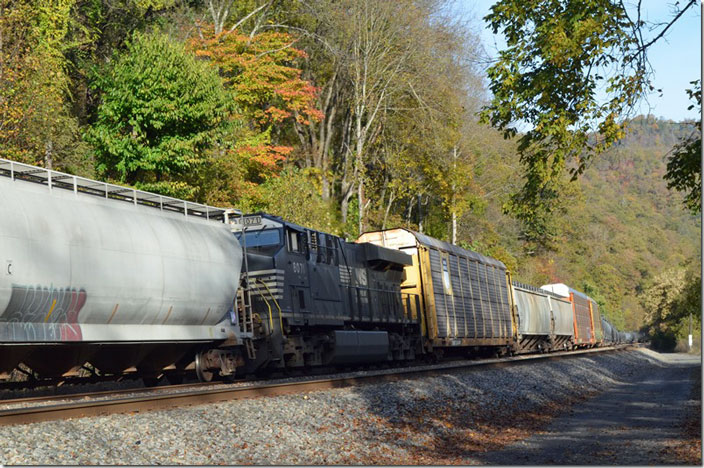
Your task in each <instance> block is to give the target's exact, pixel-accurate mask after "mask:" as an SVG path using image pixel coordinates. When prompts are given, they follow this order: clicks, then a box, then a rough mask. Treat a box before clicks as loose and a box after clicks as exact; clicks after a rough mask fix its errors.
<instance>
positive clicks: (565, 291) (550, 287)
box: [540, 283, 596, 303]
mask: <svg viewBox="0 0 704 468" xmlns="http://www.w3.org/2000/svg"><path fill="white" fill-rule="evenodd" d="M540 289H545V290H546V291H550V292H552V293H555V294H557V295H559V296H562V297H570V293H573V294H574V295H575V296H580V297H582V298H584V299H586V300H588V301H592V302H595V303H596V301H595V300H594V299H592V298H591V297H589V296H587V295H586V294H584V293H583V292H579V291H577V290H576V289H574V288H570V287H569V286H567V285H566V284H564V283H553V284H544V285H542V286H541V287H540Z"/></svg>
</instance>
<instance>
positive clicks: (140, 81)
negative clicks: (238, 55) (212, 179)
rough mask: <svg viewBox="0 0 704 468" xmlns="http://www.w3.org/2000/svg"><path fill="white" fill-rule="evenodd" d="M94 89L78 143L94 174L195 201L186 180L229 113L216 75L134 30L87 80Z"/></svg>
mask: <svg viewBox="0 0 704 468" xmlns="http://www.w3.org/2000/svg"><path fill="white" fill-rule="evenodd" d="M93 87H94V88H95V89H99V90H101V91H102V96H101V103H100V106H99V107H98V112H97V114H98V115H97V121H96V122H95V124H94V125H93V126H92V127H91V128H90V129H89V131H88V132H87V134H86V139H87V140H88V142H90V144H91V145H92V146H93V148H94V149H95V157H96V162H97V172H98V174H99V175H100V176H101V177H107V178H110V179H114V180H118V181H120V182H123V183H128V184H136V185H138V186H139V187H141V188H144V189H146V190H152V191H156V192H160V193H163V194H166V195H172V196H179V197H185V198H199V199H200V198H202V197H203V196H204V194H202V193H197V188H196V182H195V181H194V177H195V176H196V175H197V174H198V170H199V169H200V168H201V166H202V165H203V164H204V163H205V161H206V159H207V156H208V150H210V149H211V148H213V147H214V146H215V145H216V144H217V143H218V141H219V140H218V138H219V136H220V135H221V132H222V131H223V129H224V128H225V126H226V125H227V124H228V116H229V115H230V111H231V109H232V104H231V100H230V99H228V94H227V93H226V92H225V90H224V88H223V85H222V81H221V79H220V77H219V76H218V75H217V72H216V71H215V70H214V69H212V68H211V67H209V66H208V65H207V64H206V63H203V62H199V61H198V60H197V59H196V58H195V56H193V55H191V54H189V53H188V52H186V50H185V48H184V46H183V45H182V44H179V43H176V42H174V41H173V40H171V39H169V38H168V37H167V36H165V35H163V34H158V33H152V34H143V33H135V34H134V35H133V36H132V38H131V40H130V41H129V42H128V44H127V50H126V51H125V53H123V54H121V55H119V56H117V57H115V59H114V61H113V63H112V64H111V65H110V66H109V67H108V68H107V70H105V72H104V74H101V75H99V76H98V77H97V78H96V80H95V81H94V83H93Z"/></svg>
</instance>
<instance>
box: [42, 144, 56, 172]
mask: <svg viewBox="0 0 704 468" xmlns="http://www.w3.org/2000/svg"><path fill="white" fill-rule="evenodd" d="M44 167H45V168H47V169H49V170H52V169H53V168H54V143H53V142H52V141H51V140H48V141H47V142H46V145H44Z"/></svg>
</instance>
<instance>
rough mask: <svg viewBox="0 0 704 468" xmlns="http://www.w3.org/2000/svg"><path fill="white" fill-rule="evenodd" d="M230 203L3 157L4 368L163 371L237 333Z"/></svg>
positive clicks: (0, 328) (237, 256)
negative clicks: (204, 201) (202, 201)
mask: <svg viewBox="0 0 704 468" xmlns="http://www.w3.org/2000/svg"><path fill="white" fill-rule="evenodd" d="M230 213H231V212H227V211H226V210H223V209H219V208H214V207H209V206H205V205H199V204H196V203H190V202H186V201H183V200H177V199H173V198H169V197H163V196H159V195H155V194H152V193H147V192H140V191H137V190H133V189H130V188H125V187H120V186H115V185H110V184H104V183H101V182H97V181H94V180H89V179H83V178H80V177H74V176H71V175H69V174H63V173H60V172H56V171H49V170H46V169H42V168H38V167H35V166H28V165H24V164H19V163H16V162H11V161H7V160H2V159H0V261H2V268H1V270H0V374H1V373H5V375H7V373H8V372H9V371H11V370H12V369H13V368H15V367H16V366H17V365H18V364H19V363H20V362H23V363H24V364H26V365H28V366H29V367H30V368H32V370H33V371H35V372H37V373H39V374H40V375H46V376H54V375H61V374H64V373H70V371H72V370H73V371H75V369H76V368H78V367H79V366H81V365H83V364H84V363H85V362H86V361H88V362H90V363H91V364H92V365H93V366H94V367H97V368H98V369H100V370H101V371H102V372H108V373H112V372H122V371H124V370H126V369H128V368H134V369H137V370H143V371H145V372H148V373H151V374H158V373H160V372H161V370H162V369H163V368H164V367H166V366H172V367H178V366H182V365H185V361H183V359H185V360H186V361H189V359H190V361H192V360H193V357H194V356H193V354H191V352H192V351H193V349H194V347H197V345H198V344H200V343H210V342H216V341H218V340H221V341H224V340H227V339H232V340H234V342H236V341H237V340H238V338H237V336H236V335H237V334H238V332H239V330H238V327H237V324H236V322H233V319H232V318H231V316H230V315H229V314H228V310H231V309H232V307H233V301H234V299H235V296H236V290H237V287H238V283H239V273H240V265H241V260H242V252H241V249H240V246H239V243H238V242H237V240H236V239H235V238H234V236H233V234H232V232H231V230H230V229H229V227H228V225H227V224H225V221H226V218H227V216H228V215H229V214H230ZM128 343H129V344H128ZM28 344H33V346H27V345H28ZM126 347H129V349H130V351H129V352H124V351H123V350H121V349H122V348H125V349H126Z"/></svg>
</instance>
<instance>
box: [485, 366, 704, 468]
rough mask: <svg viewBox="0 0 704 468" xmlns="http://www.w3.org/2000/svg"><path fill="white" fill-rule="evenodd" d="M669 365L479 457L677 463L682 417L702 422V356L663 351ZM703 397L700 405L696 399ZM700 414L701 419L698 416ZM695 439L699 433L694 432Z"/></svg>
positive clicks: (516, 461)
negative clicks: (699, 379)
mask: <svg viewBox="0 0 704 468" xmlns="http://www.w3.org/2000/svg"><path fill="white" fill-rule="evenodd" d="M658 357H659V358H660V360H662V361H665V362H666V363H667V364H668V365H667V366H664V367H662V368H660V369H659V370H657V371H655V372H647V373H643V374H642V375H638V376H633V378H632V379H629V380H630V381H629V382H622V383H619V384H617V385H615V386H614V387H613V388H612V389H611V390H607V391H606V392H605V393H602V394H600V395H598V396H596V397H594V398H592V399H591V400H589V401H587V402H586V403H584V404H582V405H575V406H573V407H572V408H570V410H569V412H568V413H567V414H564V415H562V416H560V417H558V418H556V419H555V420H553V421H552V423H551V424H550V426H549V427H548V428H547V430H546V431H545V432H542V433H539V434H535V435H533V436H531V437H530V438H528V439H525V440H522V441H519V442H516V443H514V444H513V445H511V446H508V447H505V448H504V449H502V450H500V451H496V452H490V453H487V454H485V456H483V457H480V460H481V461H480V463H483V464H491V465H494V464H499V465H585V464H586V465H651V464H673V463H676V461H674V460H676V459H677V454H676V453H673V452H677V451H681V450H683V449H684V450H693V451H694V450H696V449H695V447H691V446H688V447H682V445H683V444H688V443H689V441H683V439H682V437H683V436H682V422H683V421H684V420H686V419H688V418H689V419H690V420H697V421H698V422H697V423H696V425H697V426H699V425H700V424H701V413H700V412H701V387H700V386H699V387H697V386H696V383H697V382H696V380H697V376H700V375H701V357H700V356H689V355H684V354H670V355H668V354H661V355H658ZM697 399H698V400H699V406H697V405H696V404H695V401H696V400H697ZM697 418H698V419H697ZM699 437H701V435H700V436H699ZM693 438H694V439H696V437H693Z"/></svg>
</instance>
